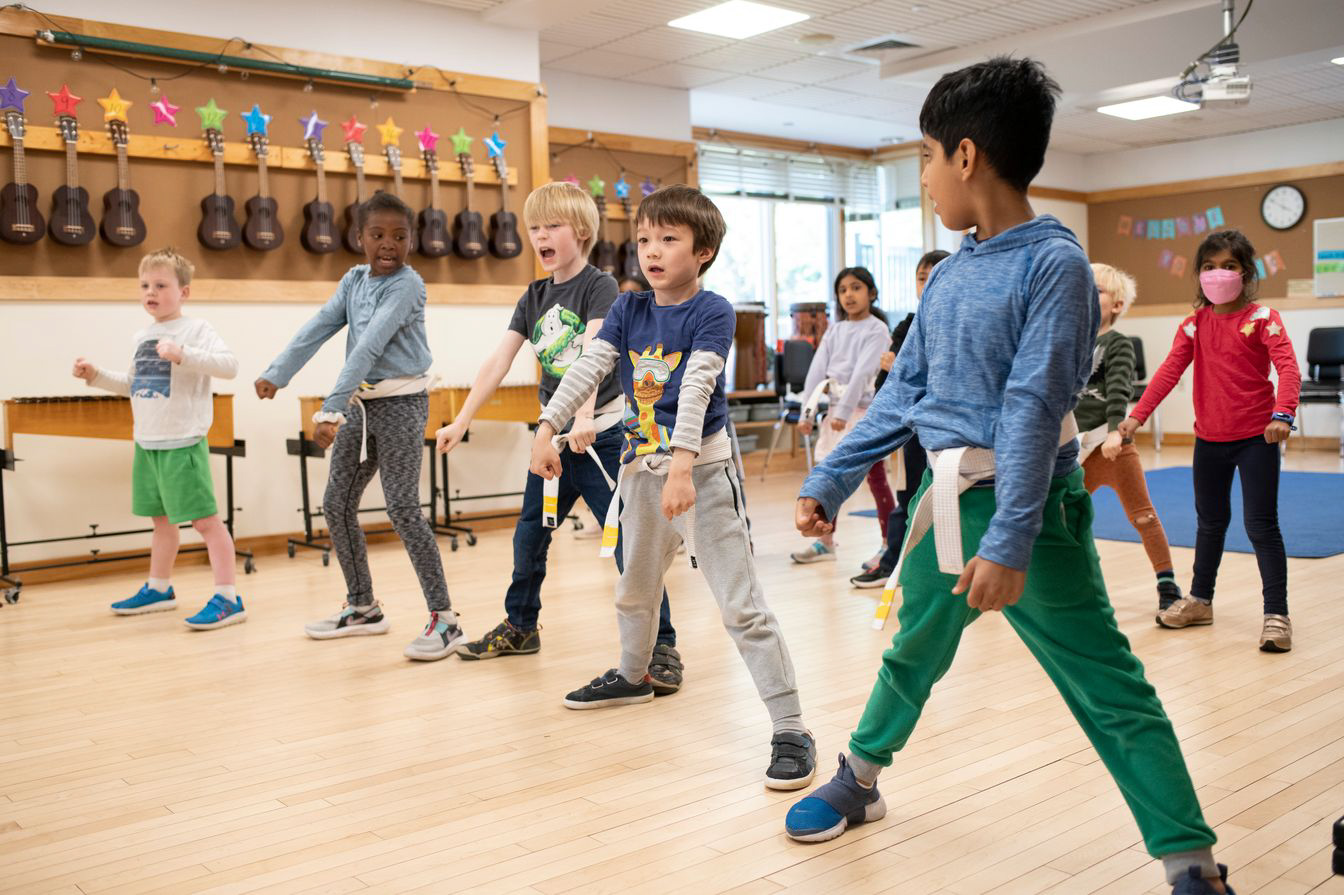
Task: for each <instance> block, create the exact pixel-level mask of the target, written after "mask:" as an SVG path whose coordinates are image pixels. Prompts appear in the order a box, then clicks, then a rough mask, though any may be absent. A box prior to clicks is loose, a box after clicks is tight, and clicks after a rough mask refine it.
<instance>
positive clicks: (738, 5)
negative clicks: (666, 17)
mask: <svg viewBox="0 0 1344 895" xmlns="http://www.w3.org/2000/svg"><path fill="white" fill-rule="evenodd" d="M810 18H811V16H809V15H807V14H806V13H801V12H794V11H793V10H791V9H780V8H779V7H778V6H767V5H765V4H764V3H752V2H750V0H728V2H727V3H720V4H719V5H718V6H711V7H710V8H709V9H702V10H700V11H699V12H695V13H691V14H690V15H688V16H682V17H681V18H679V19H673V20H672V21H670V22H668V23H667V24H668V26H669V27H672V28H681V29H682V30H684V31H700V32H702V33H704V34H713V35H715V36H717V37H731V38H733V39H735V40H742V39H744V38H748V37H755V36H756V35H758V34H764V33H765V32H767V31H774V30H775V29H777V28H783V27H785V26H786V25H796V24H798V23H799V22H803V21H806V20H808V19H810Z"/></svg>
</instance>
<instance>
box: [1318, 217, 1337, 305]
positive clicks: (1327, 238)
mask: <svg viewBox="0 0 1344 895" xmlns="http://www.w3.org/2000/svg"><path fill="white" fill-rule="evenodd" d="M1313 223H1314V225H1315V234H1316V240H1315V246H1314V249H1313V252H1312V270H1313V271H1314V273H1315V278H1316V297H1317V298H1324V297H1325V296H1329V295H1344V218H1319V219H1317V220H1316V221H1314V222H1313Z"/></svg>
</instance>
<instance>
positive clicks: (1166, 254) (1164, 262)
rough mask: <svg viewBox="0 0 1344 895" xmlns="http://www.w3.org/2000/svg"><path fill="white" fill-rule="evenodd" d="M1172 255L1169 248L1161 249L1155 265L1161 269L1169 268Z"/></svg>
mask: <svg viewBox="0 0 1344 895" xmlns="http://www.w3.org/2000/svg"><path fill="white" fill-rule="evenodd" d="M1172 257H1173V255H1172V254H1171V249H1163V250H1162V255H1161V257H1159V258H1158V259H1157V266H1158V267H1160V268H1162V269H1163V270H1167V269H1169V268H1170V267H1171V259H1172Z"/></svg>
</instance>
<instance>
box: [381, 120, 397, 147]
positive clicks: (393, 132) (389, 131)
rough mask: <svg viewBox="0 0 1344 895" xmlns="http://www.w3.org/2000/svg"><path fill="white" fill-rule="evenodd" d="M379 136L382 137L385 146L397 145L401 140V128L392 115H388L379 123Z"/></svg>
mask: <svg viewBox="0 0 1344 895" xmlns="http://www.w3.org/2000/svg"><path fill="white" fill-rule="evenodd" d="M378 136H379V137H380V138H381V139H382V141H383V145H384V146H396V145H397V144H398V143H400V142H401V128H399V127H397V123H396V122H395V121H393V120H392V116H391V115H389V116H387V120H386V121H384V122H383V123H382V124H380V125H378Z"/></svg>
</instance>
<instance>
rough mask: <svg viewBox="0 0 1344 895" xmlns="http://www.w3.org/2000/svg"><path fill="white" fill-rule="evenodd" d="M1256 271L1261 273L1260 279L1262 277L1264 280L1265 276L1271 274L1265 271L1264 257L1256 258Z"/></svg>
mask: <svg viewBox="0 0 1344 895" xmlns="http://www.w3.org/2000/svg"><path fill="white" fill-rule="evenodd" d="M1255 272H1256V273H1257V274H1259V275H1260V279H1262V280H1263V279H1264V278H1265V277H1267V276H1269V274H1268V273H1266V272H1265V259H1264V258H1256V259H1255Z"/></svg>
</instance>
